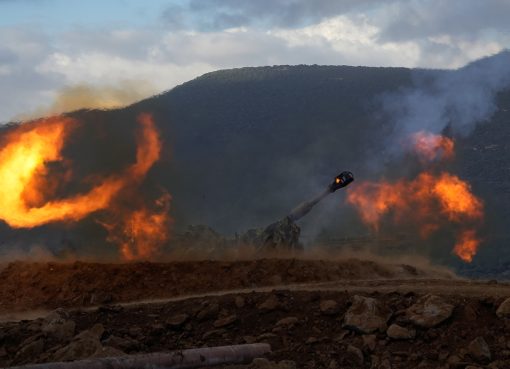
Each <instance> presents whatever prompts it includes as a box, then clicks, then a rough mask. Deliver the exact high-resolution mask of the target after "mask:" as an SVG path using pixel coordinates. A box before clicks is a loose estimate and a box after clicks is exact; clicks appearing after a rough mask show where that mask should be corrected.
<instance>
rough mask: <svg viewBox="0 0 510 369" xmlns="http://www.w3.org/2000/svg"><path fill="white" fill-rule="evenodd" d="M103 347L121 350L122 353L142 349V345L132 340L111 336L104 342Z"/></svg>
mask: <svg viewBox="0 0 510 369" xmlns="http://www.w3.org/2000/svg"><path fill="white" fill-rule="evenodd" d="M102 343H103V345H105V346H109V347H113V348H116V349H119V350H121V351H132V350H136V349H138V348H139V347H140V343H139V342H138V341H135V340H133V339H131V338H123V337H118V336H114V335H111V336H110V337H108V338H107V339H105V340H104V341H102Z"/></svg>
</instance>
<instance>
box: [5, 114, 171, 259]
mask: <svg viewBox="0 0 510 369" xmlns="http://www.w3.org/2000/svg"><path fill="white" fill-rule="evenodd" d="M138 122H139V124H140V127H141V130H140V134H139V136H138V146H137V151H136V161H135V163H133V164H132V165H131V166H129V167H128V168H127V169H126V170H124V171H123V172H121V173H118V174H116V175H110V176H107V177H105V178H102V179H99V180H97V181H96V184H95V185H94V186H93V187H92V188H91V189H90V190H89V191H88V192H86V193H82V194H76V195H73V196H70V197H66V198H58V196H57V195H58V191H57V190H58V187H59V181H63V182H65V181H66V178H69V177H71V176H72V170H70V169H68V170H67V171H66V173H64V176H63V178H57V179H49V178H47V177H50V176H48V174H49V171H48V164H49V163H50V162H58V163H62V164H63V167H66V161H65V159H64V158H63V157H62V155H61V151H62V149H63V146H64V142H65V139H66V138H67V137H68V135H69V134H70V133H71V131H72V129H73V128H74V127H76V125H77V122H76V121H75V120H74V119H71V118H66V117H53V118H48V119H41V120H38V121H34V122H31V123H26V124H23V125H21V126H19V127H16V128H14V129H13V130H12V131H11V132H9V133H7V134H6V135H5V136H4V137H3V138H2V143H3V147H2V148H1V149H0V178H1V180H2V191H0V219H1V220H3V221H5V222H6V223H7V224H8V225H9V226H11V227H13V228H33V227H37V226H41V225H44V224H47V223H52V222H62V221H66V222H70V221H78V220H80V219H83V218H84V217H86V216H88V215H89V214H91V213H93V212H95V211H98V210H104V209H106V210H109V211H111V212H114V211H115V206H114V199H115V198H116V197H118V196H119V195H120V194H121V193H122V192H123V191H125V190H126V189H127V188H134V187H136V186H137V185H139V184H140V183H141V182H142V181H143V179H144V177H145V176H146V174H147V172H148V171H149V169H150V168H151V167H152V166H153V165H154V163H155V162H156V161H157V160H158V159H159V155H160V151H161V142H160V139H159V134H158V132H157V130H156V127H155V124H154V121H153V119H152V116H151V115H150V114H141V115H140V116H139V117H138ZM169 201H170V198H169V196H168V197H165V198H164V200H161V202H163V203H164V206H161V207H160V208H161V209H160V212H159V213H156V214H153V213H150V212H149V210H147V209H144V208H143V207H141V208H140V210H136V211H133V212H132V213H130V214H129V217H130V219H129V220H121V223H123V224H127V225H128V227H129V229H130V232H131V233H132V234H133V237H132V238H133V239H134V240H135V241H136V242H138V241H140V242H142V243H143V244H144V245H150V246H149V247H148V248H146V249H144V247H145V246H139V245H137V246H136V247H138V249H137V251H136V253H135V252H131V253H129V252H128V251H126V247H125V246H124V245H121V251H122V253H123V255H124V257H125V258H127V259H133V258H136V257H142V258H147V257H149V256H150V254H151V253H153V252H154V250H155V249H156V247H157V245H160V244H161V242H162V241H163V240H164V239H166V237H167V236H166V235H165V233H164V232H166V230H165V231H161V232H163V234H162V235H155V236H154V239H153V240H151V241H150V242H149V241H148V239H149V238H150V237H151V235H152V234H153V232H155V229H156V228H157V227H160V228H161V227H162V225H163V223H165V222H166V221H165V219H166V218H165V217H168V215H167V213H168V204H169ZM165 224H166V223H165Z"/></svg>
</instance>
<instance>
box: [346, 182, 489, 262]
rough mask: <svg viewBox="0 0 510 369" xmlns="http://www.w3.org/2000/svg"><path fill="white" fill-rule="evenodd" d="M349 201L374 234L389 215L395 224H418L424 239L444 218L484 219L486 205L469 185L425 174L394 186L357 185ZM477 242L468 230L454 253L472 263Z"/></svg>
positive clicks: (460, 220) (464, 222)
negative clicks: (383, 219) (484, 206)
mask: <svg viewBox="0 0 510 369" xmlns="http://www.w3.org/2000/svg"><path fill="white" fill-rule="evenodd" d="M347 202H348V203H350V204H351V205H353V206H354V207H355V208H356V209H357V210H358V212H359V214H360V216H361V218H362V220H363V221H364V222H365V223H367V224H369V225H370V226H371V227H372V228H373V229H374V230H375V231H378V230H379V227H380V223H381V220H382V218H383V217H384V216H385V215H389V216H390V217H392V219H393V221H394V222H396V223H399V224H403V223H411V224H413V225H416V226H417V227H418V230H419V233H420V235H421V236H422V237H423V238H426V237H428V236H429V235H430V234H431V233H433V232H434V231H436V230H437V229H439V228H440V227H441V225H442V224H443V223H444V218H446V219H447V220H449V221H451V222H453V223H456V224H459V225H461V226H466V225H471V224H474V223H477V222H478V221H480V220H481V219H482V218H483V203H482V201H481V200H480V199H478V198H477V197H476V196H475V195H474V194H473V193H472V192H471V187H470V185H469V184H468V183H466V182H465V181H463V180H461V179H460V178H459V177H457V176H455V175H452V174H450V173H446V172H443V173H440V174H439V175H434V174H433V173H430V172H423V173H421V174H420V175H418V177H416V178H415V179H414V180H405V179H400V180H398V181H395V182H393V183H391V182H388V181H384V180H383V181H380V182H361V183H359V182H358V185H357V186H356V187H352V188H350V189H349V190H348V192H347ZM468 236H469V237H468ZM473 240H475V241H473ZM476 240H477V238H476V231H475V230H472V229H467V230H465V231H464V232H463V233H462V234H461V236H460V237H459V240H458V242H457V244H456V246H455V248H454V253H455V254H457V255H458V256H459V257H460V258H461V259H462V260H464V261H470V260H471V259H472V256H473V255H474V253H476V250H477V248H478V243H479V242H478V241H476ZM469 255H470V256H469ZM468 256H469V257H468Z"/></svg>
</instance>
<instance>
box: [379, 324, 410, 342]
mask: <svg viewBox="0 0 510 369" xmlns="http://www.w3.org/2000/svg"><path fill="white" fill-rule="evenodd" d="M386 334H387V335H388V337H390V338H393V339H394V340H410V339H413V338H414V337H416V330H414V329H408V328H405V327H401V326H400V325H398V324H392V325H390V326H389V327H388V330H387V331H386Z"/></svg>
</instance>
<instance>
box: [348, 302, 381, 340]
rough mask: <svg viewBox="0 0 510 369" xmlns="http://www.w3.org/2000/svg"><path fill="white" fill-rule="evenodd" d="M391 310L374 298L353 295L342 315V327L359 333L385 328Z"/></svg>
mask: <svg viewBox="0 0 510 369" xmlns="http://www.w3.org/2000/svg"><path fill="white" fill-rule="evenodd" d="M390 317H391V312H390V311H389V310H388V309H387V308H386V307H384V306H382V304H380V303H379V301H377V300H376V299H373V298H371V297H363V296H359V295H356V296H354V299H353V303H352V305H351V307H350V308H349V310H347V312H346V313H345V316H344V327H345V328H348V329H352V330H355V331H358V332H361V333H372V332H375V331H376V330H378V329H379V330H382V331H384V330H386V322H387V321H388V319H389V318H390Z"/></svg>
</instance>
